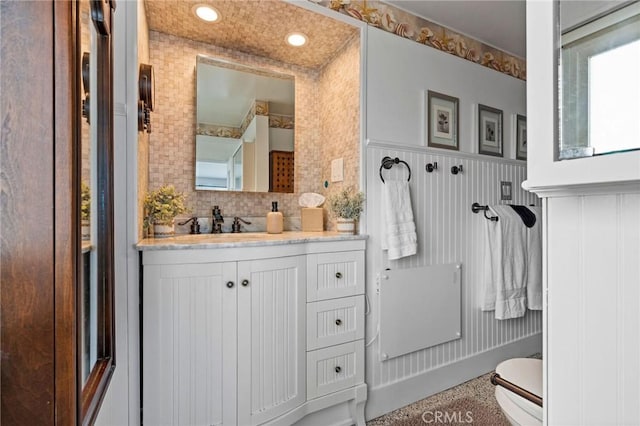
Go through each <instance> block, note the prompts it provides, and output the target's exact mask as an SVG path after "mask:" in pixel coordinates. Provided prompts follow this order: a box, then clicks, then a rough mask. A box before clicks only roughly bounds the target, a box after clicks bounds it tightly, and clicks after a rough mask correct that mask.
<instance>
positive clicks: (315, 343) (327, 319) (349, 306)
mask: <svg viewBox="0 0 640 426" xmlns="http://www.w3.org/2000/svg"><path fill="white" fill-rule="evenodd" d="M363 338H364V296H362V295H361V296H353V297H344V298H341V299H331V300H322V301H320V302H312V303H308V304H307V350H309V351H310V350H313V349H318V348H324V347H326V346H333V345H338V344H340V343H346V342H350V341H352V340H357V339H363Z"/></svg>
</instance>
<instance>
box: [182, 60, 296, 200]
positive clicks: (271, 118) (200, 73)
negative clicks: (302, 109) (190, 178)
mask: <svg viewBox="0 0 640 426" xmlns="http://www.w3.org/2000/svg"><path fill="white" fill-rule="evenodd" d="M196 64H197V65H196V73H197V83H196V90H197V94H196V103H197V105H196V110H197V123H196V126H197V127H196V165H195V171H196V177H195V186H196V189H197V190H218V191H253V192H267V191H270V192H293V179H294V178H293V176H294V163H293V159H294V111H295V105H294V98H295V95H294V78H293V77H292V76H290V75H285V74H278V73H274V72H271V71H265V70H260V69H255V68H249V67H246V66H243V65H237V64H231V63H228V62H223V61H217V60H215V59H212V58H208V57H205V56H202V55H199V56H198V57H197V58H196Z"/></svg>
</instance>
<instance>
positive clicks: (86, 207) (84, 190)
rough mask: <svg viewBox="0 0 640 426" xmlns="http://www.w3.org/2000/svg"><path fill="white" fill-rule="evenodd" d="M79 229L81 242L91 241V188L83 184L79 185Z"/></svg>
mask: <svg viewBox="0 0 640 426" xmlns="http://www.w3.org/2000/svg"><path fill="white" fill-rule="evenodd" d="M80 229H81V234H82V240H83V241H88V240H90V239H91V188H89V185H87V184H86V183H84V182H81V183H80Z"/></svg>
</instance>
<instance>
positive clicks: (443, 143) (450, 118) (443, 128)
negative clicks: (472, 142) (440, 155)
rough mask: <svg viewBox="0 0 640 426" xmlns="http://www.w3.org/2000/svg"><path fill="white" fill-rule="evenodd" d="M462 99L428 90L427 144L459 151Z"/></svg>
mask: <svg viewBox="0 0 640 426" xmlns="http://www.w3.org/2000/svg"><path fill="white" fill-rule="evenodd" d="M459 105H460V100H459V99H458V98H455V97H453V96H449V95H445V94H443V93H438V92H434V91H432V90H428V91H427V117H426V122H427V146H428V147H432V148H444V149H451V150H454V151H458V150H459V149H460V146H459V145H460V144H459V137H458V135H459V128H460V124H459V122H458V117H459Z"/></svg>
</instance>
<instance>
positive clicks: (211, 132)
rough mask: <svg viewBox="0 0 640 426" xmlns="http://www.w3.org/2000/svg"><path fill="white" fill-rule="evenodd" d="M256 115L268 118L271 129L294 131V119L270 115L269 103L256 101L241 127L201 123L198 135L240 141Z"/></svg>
mask: <svg viewBox="0 0 640 426" xmlns="http://www.w3.org/2000/svg"><path fill="white" fill-rule="evenodd" d="M256 115H262V116H268V117H269V127H274V128H277V129H293V127H294V119H293V116H290V115H279V114H269V102H267V101H259V100H255V101H254V102H253V103H252V104H251V108H249V111H248V112H247V115H245V117H244V119H243V120H242V124H241V125H240V127H229V126H219V125H217V124H206V123H199V124H198V127H197V128H196V135H205V136H216V137H219V138H233V139H240V138H241V137H242V135H244V132H245V131H246V130H247V127H249V124H251V121H253V118H254V117H255V116H256Z"/></svg>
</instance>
